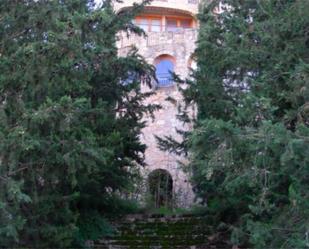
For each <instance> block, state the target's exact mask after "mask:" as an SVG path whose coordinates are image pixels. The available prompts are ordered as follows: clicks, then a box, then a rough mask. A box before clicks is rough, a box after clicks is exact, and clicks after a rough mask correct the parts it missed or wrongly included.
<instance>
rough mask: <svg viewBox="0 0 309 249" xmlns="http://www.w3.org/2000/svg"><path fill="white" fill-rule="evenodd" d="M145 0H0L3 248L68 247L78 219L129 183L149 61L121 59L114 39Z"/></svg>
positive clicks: (103, 208)
mask: <svg viewBox="0 0 309 249" xmlns="http://www.w3.org/2000/svg"><path fill="white" fill-rule="evenodd" d="M141 7H142V5H141V6H135V8H134V10H133V11H132V12H131V13H127V14H122V15H116V14H115V13H114V11H113V9H112V3H111V1H104V3H103V6H102V7H101V8H100V9H95V8H94V2H93V1H89V0H63V1H58V0H27V1H26V0H25V1H19V0H18V1H17V0H16V1H15V0H13V1H12V0H3V1H1V2H0V72H1V73H0V189H1V191H0V221H1V222H0V247H14V246H29V247H67V246H71V245H72V241H73V237H74V236H76V234H78V232H79V223H80V219H81V218H82V217H84V216H86V217H87V214H89V213H98V214H101V215H102V214H104V212H108V211H109V210H108V205H113V204H110V200H111V199H112V198H113V196H114V195H115V193H116V192H121V191H123V190H124V189H127V188H129V185H130V184H133V182H134V179H135V177H136V176H137V175H138V169H139V167H140V165H143V156H142V155H143V152H144V150H145V145H143V144H141V143H140V141H139V133H140V130H141V128H142V127H143V126H144V123H143V122H142V121H141V119H142V116H143V115H144V114H145V113H148V112H151V111H152V110H153V109H154V108H155V106H152V105H148V106H145V105H144V104H143V100H144V99H145V98H146V97H147V96H148V95H147V94H143V93H141V92H140V88H139V84H140V82H141V81H143V82H147V81H148V82H149V80H150V79H151V77H152V75H153V70H152V68H151V67H150V66H148V65H147V64H146V63H145V61H144V60H143V59H142V58H141V57H139V56H138V55H137V53H136V51H132V52H131V54H129V55H128V56H127V57H122V58H118V57H117V49H116V39H117V34H118V32H119V31H126V30H132V31H136V28H135V27H134V26H133V24H132V22H131V21H130V20H131V18H132V17H133V15H134V14H135V13H136V11H138V10H139V9H140V8H141ZM128 81H129V82H128ZM109 208H111V207H109ZM113 208H116V207H115V206H112V209H113ZM88 217H89V215H88ZM90 225H91V224H90ZM101 225H102V224H101ZM85 239H87V238H85Z"/></svg>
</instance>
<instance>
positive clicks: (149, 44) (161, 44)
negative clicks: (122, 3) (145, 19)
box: [118, 29, 197, 207]
mask: <svg viewBox="0 0 309 249" xmlns="http://www.w3.org/2000/svg"><path fill="white" fill-rule="evenodd" d="M147 35H148V37H146V38H145V37H139V36H136V35H132V36H130V37H129V38H127V37H126V35H122V34H120V36H119V42H118V48H119V56H125V55H126V54H127V53H128V51H129V50H130V49H131V46H132V45H135V46H136V47H137V48H138V50H139V53H140V54H141V55H142V56H144V57H145V59H146V60H147V62H148V63H150V64H154V61H155V59H156V58H157V57H159V56H161V55H169V56H172V57H174V59H175V61H176V63H175V68H174V69H175V73H176V74H178V75H179V76H181V77H183V78H184V77H186V76H188V72H189V68H188V66H189V63H190V60H191V58H192V54H193V52H194V49H195V41H196V39H197V30H194V29H182V30H179V31H177V32H168V31H164V32H159V33H158V32H149V33H147ZM141 88H142V91H155V93H156V94H154V95H153V96H151V97H150V98H148V99H147V102H148V103H154V104H160V105H161V106H162V109H160V110H158V111H156V112H155V119H154V120H152V119H151V118H150V117H145V120H146V122H147V126H146V127H145V128H144V129H143V132H142V134H141V140H142V141H143V142H144V143H145V144H146V145H147V150H146V154H145V156H146V157H145V160H146V163H147V164H148V166H147V167H146V168H145V169H144V171H143V174H144V176H145V181H147V176H148V174H149V173H150V172H151V171H153V170H155V169H165V170H167V171H168V172H169V173H170V174H171V176H172V178H173V191H174V197H175V201H176V206H178V207H189V206H190V205H192V203H193V200H194V194H193V191H192V187H191V185H190V183H189V181H188V175H187V174H185V173H184V172H183V170H182V168H181V166H180V164H179V163H178V161H181V162H182V163H186V161H185V158H182V157H179V156H175V155H173V154H170V153H168V152H164V151H161V150H159V149H158V147H157V143H156V139H155V135H157V136H161V137H163V136H167V135H172V136H173V137H175V138H177V139H181V137H180V136H179V135H178V134H177V132H176V129H186V130H187V129H190V127H188V126H187V127H185V126H184V124H183V123H182V122H180V121H179V120H177V118H176V115H177V114H178V112H177V106H178V105H181V104H183V100H182V96H181V94H180V92H179V91H178V88H177V86H176V85H173V86H170V87H164V88H163V87H162V88H157V89H155V90H153V89H149V88H148V87H147V86H145V85H142V86H141ZM167 97H172V98H174V99H175V100H176V101H175V103H171V102H169V101H167V100H166V99H167ZM192 115H194V113H192Z"/></svg>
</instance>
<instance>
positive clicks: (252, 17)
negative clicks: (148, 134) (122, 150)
mask: <svg viewBox="0 0 309 249" xmlns="http://www.w3.org/2000/svg"><path fill="white" fill-rule="evenodd" d="M205 2H206V1H205ZM219 4H221V6H222V7H223V11H222V12H220V13H217V14H214V13H215V10H216V9H217V10H218V8H219ZM308 11H309V2H308V1H306V0H300V1H298V0H259V1H258V0H246V1H241V0H222V1H219V0H218V1H213V2H212V3H211V4H208V5H206V3H205V5H204V6H203V7H202V8H201V12H200V14H199V21H200V34H199V39H198V43H197V45H198V46H197V49H196V53H195V54H196V58H197V64H198V69H197V70H196V71H195V72H193V74H192V78H193V80H192V79H191V80H188V81H187V83H189V84H188V87H187V88H185V89H184V90H183V93H184V96H185V100H186V103H187V104H195V105H197V109H198V116H197V117H196V118H197V120H196V122H195V127H194V130H193V131H192V132H191V134H188V133H186V134H185V135H186V136H185V141H184V143H183V144H180V145H179V144H178V145H177V144H175V143H173V140H172V139H169V140H165V141H164V140H160V142H161V143H160V145H161V147H162V148H164V147H165V148H166V147H167V148H168V149H170V150H171V151H175V150H176V151H177V150H178V151H181V152H184V153H188V154H189V158H190V165H189V166H190V167H191V169H192V171H193V178H192V184H193V185H194V189H195V192H196V194H197V196H198V197H199V198H201V199H202V200H203V202H204V203H205V204H207V207H208V211H209V215H213V218H214V223H213V225H214V226H215V227H216V228H217V231H218V233H219V234H221V236H224V235H225V234H229V235H230V237H229V239H228V242H227V243H228V244H230V245H229V246H228V247H229V248H230V247H231V246H232V245H238V246H244V247H254V248H305V247H306V246H308V243H309V240H308V231H309V227H308V224H309V220H308V217H309V201H308V200H309V196H308V193H309V184H308V183H309V178H308V176H309V112H308V107H309V57H308V55H309V36H308V27H309V16H308V14H307V13H308ZM180 116H181V115H180ZM182 116H183V115H182ZM180 148H182V150H180Z"/></svg>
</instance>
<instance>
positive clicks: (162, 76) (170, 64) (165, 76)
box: [155, 55, 175, 87]
mask: <svg viewBox="0 0 309 249" xmlns="http://www.w3.org/2000/svg"><path fill="white" fill-rule="evenodd" d="M155 66H156V78H157V80H158V87H166V86H171V85H173V73H174V67H175V59H174V57H172V56H170V55H160V56H159V57H157V58H156V59H155Z"/></svg>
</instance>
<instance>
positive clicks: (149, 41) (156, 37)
mask: <svg viewBox="0 0 309 249" xmlns="http://www.w3.org/2000/svg"><path fill="white" fill-rule="evenodd" d="M197 33H198V32H197V29H196V28H180V27H177V28H175V29H174V30H164V31H150V32H149V31H148V32H146V35H147V36H146V37H145V36H139V35H136V34H130V35H129V36H127V34H126V33H121V34H119V36H118V39H119V40H118V43H117V46H118V48H125V47H129V46H132V45H135V46H137V47H139V46H141V45H144V46H147V47H148V46H154V45H160V44H162V45H163V44H168V43H171V44H177V43H179V42H182V43H186V42H189V43H192V41H193V42H194V41H196V39H197Z"/></svg>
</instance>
